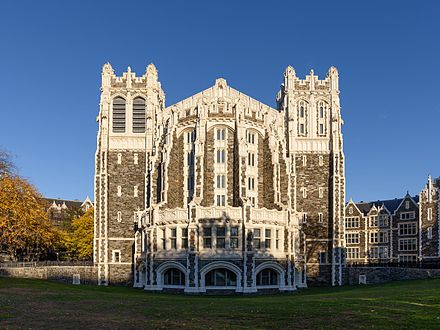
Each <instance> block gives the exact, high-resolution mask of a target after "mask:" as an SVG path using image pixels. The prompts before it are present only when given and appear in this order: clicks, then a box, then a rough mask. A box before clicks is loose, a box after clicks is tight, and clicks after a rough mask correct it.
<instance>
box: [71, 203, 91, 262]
mask: <svg viewBox="0 0 440 330" xmlns="http://www.w3.org/2000/svg"><path fill="white" fill-rule="evenodd" d="M93 214H94V212H93V208H90V209H89V210H87V211H86V212H85V213H84V214H83V215H82V216H80V217H79V218H75V219H73V221H72V224H71V231H70V234H69V235H68V238H67V242H66V245H67V249H68V252H69V253H70V254H71V256H74V257H77V258H79V259H83V260H89V259H91V258H92V254H93Z"/></svg>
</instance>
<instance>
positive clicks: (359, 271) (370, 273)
mask: <svg viewBox="0 0 440 330" xmlns="http://www.w3.org/2000/svg"><path fill="white" fill-rule="evenodd" d="M362 275H364V276H365V277H364V279H365V284H379V283H386V282H391V281H400V280H419V279H427V278H440V269H420V268H401V267H347V268H346V284H348V285H355V284H359V279H360V276H362Z"/></svg>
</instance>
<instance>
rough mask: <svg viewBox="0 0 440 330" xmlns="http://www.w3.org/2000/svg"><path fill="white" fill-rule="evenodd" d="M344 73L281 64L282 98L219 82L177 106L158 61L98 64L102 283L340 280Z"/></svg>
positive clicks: (217, 285) (183, 287)
mask: <svg viewBox="0 0 440 330" xmlns="http://www.w3.org/2000/svg"><path fill="white" fill-rule="evenodd" d="M338 79H339V77H338V72H337V70H336V68H334V67H331V68H330V70H329V71H328V73H327V76H326V77H325V78H324V79H319V78H318V76H316V75H315V74H314V72H313V70H312V71H311V72H310V74H309V75H307V76H306V78H305V79H300V78H298V77H297V76H296V73H295V70H294V69H293V68H292V67H290V66H289V67H288V68H287V69H286V71H285V72H284V77H283V83H282V86H281V90H280V91H279V93H278V94H277V97H276V101H277V102H276V103H277V107H276V108H272V107H270V106H268V105H265V104H263V103H261V102H259V101H257V100H255V99H253V98H251V97H249V96H247V95H245V94H243V93H242V92H240V91H238V90H236V89H234V88H232V87H230V86H229V85H228V84H227V82H226V80H225V79H222V78H219V79H217V80H216V81H215V84H214V85H213V86H212V87H210V88H208V89H206V90H204V91H202V92H199V93H197V94H195V95H193V96H191V97H188V98H186V99H184V100H182V101H180V102H178V103H176V104H174V105H171V106H168V107H166V106H165V94H164V92H163V90H162V87H161V84H160V82H159V79H158V72H157V70H156V68H155V66H154V65H153V64H150V65H148V67H147V68H146V72H145V73H144V74H143V75H142V76H136V75H135V73H134V72H132V71H131V69H130V68H128V71H127V72H124V73H123V75H122V76H116V75H115V73H114V71H113V69H112V67H111V66H110V64H105V65H104V67H103V71H102V87H101V91H102V93H101V100H100V111H99V115H98V117H97V121H98V123H99V130H98V136H97V150H96V161H95V240H94V261H95V264H96V266H97V268H98V282H99V283H100V284H101V285H107V284H109V283H132V284H133V285H134V286H136V287H143V288H145V289H146V290H164V289H166V290H179V291H184V292H188V293H204V292H210V291H214V290H215V291H217V290H223V291H225V290H229V291H233V292H243V293H250V292H257V291H265V290H270V291H273V290H277V291H278V290H280V291H290V290H295V289H296V288H298V287H304V286H307V285H310V284H314V285H315V284H316V285H320V284H330V285H341V284H342V267H343V264H344V250H343V247H344V221H343V220H344V205H345V203H344V198H345V196H344V195H345V174H344V154H343V149H342V148H343V144H342V134H341V126H342V123H343V121H342V119H341V114H340V105H339V87H338Z"/></svg>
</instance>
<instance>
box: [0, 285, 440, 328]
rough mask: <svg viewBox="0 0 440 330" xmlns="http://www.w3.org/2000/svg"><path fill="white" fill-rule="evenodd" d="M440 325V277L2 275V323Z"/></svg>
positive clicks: (65, 325) (102, 325)
mask: <svg viewBox="0 0 440 330" xmlns="http://www.w3.org/2000/svg"><path fill="white" fill-rule="evenodd" d="M84 327H88V328H101V329H102V328H112V329H115V328H116V329H121V328H124V329H126V328H137V329H140V328H172V329H176V328H276V329H278V328H427V329H428V328H429V329H434V328H437V329H438V328H440V279H433V280H419V281H402V282H392V283H388V284H384V285H375V286H354V287H339V288H310V289H305V290H302V291H300V292H296V293H293V294H280V295H270V296H269V295H259V296H232V297H231V296H229V297H227V296H225V297H219V296H183V295H171V294H160V293H148V292H145V291H142V290H137V289H132V288H125V287H98V286H73V285H67V284H62V283H56V282H50V281H42V280H31V279H13V278H0V328H52V329H53V328H84Z"/></svg>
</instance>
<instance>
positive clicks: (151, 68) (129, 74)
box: [102, 63, 161, 90]
mask: <svg viewBox="0 0 440 330" xmlns="http://www.w3.org/2000/svg"><path fill="white" fill-rule="evenodd" d="M106 87H110V88H113V89H115V88H116V89H118V88H121V89H146V88H149V87H153V88H158V89H159V90H160V89H161V85H160V82H159V80H158V72H157V69H156V66H155V65H154V64H153V63H150V64H149V65H148V66H147V67H146V69H145V73H144V74H143V75H142V76H136V73H135V72H133V71H131V67H128V68H127V71H126V72H123V73H122V76H117V75H116V74H115V72H114V70H113V68H112V66H111V64H110V63H106V64H104V66H103V67H102V89H103V90H104V89H105V88H106Z"/></svg>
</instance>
